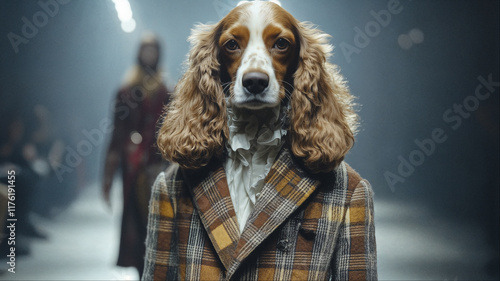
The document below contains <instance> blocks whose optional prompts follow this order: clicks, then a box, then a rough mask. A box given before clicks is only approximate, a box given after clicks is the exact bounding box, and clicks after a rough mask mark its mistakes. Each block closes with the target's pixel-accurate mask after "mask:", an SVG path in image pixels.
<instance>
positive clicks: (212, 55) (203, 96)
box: [157, 25, 228, 169]
mask: <svg viewBox="0 0 500 281" xmlns="http://www.w3.org/2000/svg"><path fill="white" fill-rule="evenodd" d="M217 32H218V28H216V27H215V26H212V25H199V26H197V27H196V28H195V29H194V30H193V32H192V34H191V36H190V38H189V40H190V42H191V45H192V46H191V51H190V53H189V58H188V69H187V71H186V73H185V74H184V76H183V77H182V78H181V80H180V81H179V83H178V84H177V86H176V89H175V92H174V95H173V100H172V101H171V102H170V104H169V106H168V108H167V111H166V112H165V117H164V119H163V124H162V126H161V128H160V131H159V134H158V141H157V142H158V147H159V149H160V151H161V152H162V154H163V156H164V157H165V158H166V159H168V160H170V161H172V162H175V163H178V164H179V165H180V166H181V167H183V168H186V169H197V168H200V167H203V166H205V165H207V164H208V162H209V161H210V159H211V158H212V157H213V156H217V157H220V156H222V154H223V148H224V143H225V139H227V136H228V132H227V125H226V122H227V121H226V119H227V118H226V102H225V100H224V93H223V90H222V86H221V81H220V76H219V75H220V74H219V68H220V65H219V62H218V59H217V56H218V50H217V48H218V47H217V42H216V34H217Z"/></svg>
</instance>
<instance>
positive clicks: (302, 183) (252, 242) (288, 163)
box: [228, 149, 320, 276]
mask: <svg viewBox="0 0 500 281" xmlns="http://www.w3.org/2000/svg"><path fill="white" fill-rule="evenodd" d="M319 184H320V182H319V180H317V179H313V178H310V177H309V176H307V174H306V173H305V172H304V171H303V170H301V169H300V168H299V167H298V166H297V165H296V164H295V163H294V161H293V159H292V157H291V155H290V152H289V151H288V150H287V149H283V150H282V152H281V154H280V155H279V157H278V159H277V160H276V161H275V163H274V164H273V166H272V167H271V170H270V171H269V174H268V175H267V177H266V179H265V184H264V187H263V189H262V192H261V195H260V197H259V199H258V200H257V203H256V206H255V209H254V210H253V212H252V213H251V214H250V217H249V218H248V222H247V224H246V226H245V229H244V230H243V233H242V234H241V238H240V239H239V241H238V244H237V246H236V249H235V253H234V256H235V258H234V260H233V261H232V264H231V267H230V268H229V270H228V276H231V275H232V274H234V273H235V272H236V270H237V268H238V267H239V265H240V264H241V262H242V261H243V260H244V259H245V258H246V257H248V256H249V255H250V254H251V253H252V252H253V251H254V250H255V249H256V248H257V247H258V246H259V245H261V243H262V242H263V241H264V240H265V239H266V238H267V237H268V236H269V235H270V234H271V233H273V232H274V231H275V230H276V229H277V228H278V227H279V226H280V225H281V224H282V223H283V222H284V221H285V220H286V219H287V218H288V217H289V216H290V215H291V214H292V213H293V212H294V211H295V210H297V208H298V207H299V206H300V205H301V204H302V203H303V202H304V201H305V200H306V199H307V198H309V196H310V195H311V194H312V193H313V192H314V191H315V190H316V188H317V186H318V185H319Z"/></svg>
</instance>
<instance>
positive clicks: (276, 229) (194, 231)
mask: <svg viewBox="0 0 500 281" xmlns="http://www.w3.org/2000/svg"><path fill="white" fill-rule="evenodd" d="M265 182H266V183H265V185H264V188H263V190H262V192H261V195H260V197H259V199H258V201H257V204H256V206H255V209H254V211H253V212H252V214H251V215H250V217H249V219H248V222H247V224H246V226H245V228H244V230H243V232H242V233H241V235H240V233H239V228H238V221H237V219H236V213H235V211H234V208H233V206H232V201H231V197H230V195H229V189H228V186H227V181H226V176H225V173H224V169H223V167H222V163H220V162H217V161H213V162H212V163H211V164H210V165H208V166H207V167H205V168H202V169H200V170H197V171H185V170H182V169H180V168H178V166H177V165H174V166H172V167H171V168H170V169H168V170H167V172H165V173H161V174H160V175H159V176H158V178H157V180H156V182H155V184H154V189H153V194H152V197H151V202H150V214H149V225H148V237H147V240H146V257H145V269H144V274H143V280H376V279H377V268H376V247H375V229H374V224H373V193H372V189H371V186H370V184H369V183H368V182H367V181H366V180H364V179H362V178H361V177H360V176H359V175H358V174H357V173H356V172H355V171H354V170H353V169H352V168H351V167H349V166H348V165H347V164H345V163H342V164H341V165H340V166H339V167H338V168H337V169H336V171H334V172H331V173H328V174H322V175H312V174H309V173H307V172H305V171H304V170H303V169H301V168H300V165H299V164H298V163H296V162H295V160H294V158H293V157H292V156H291V155H290V153H289V151H288V150H287V149H283V150H282V152H281V153H280V155H279V156H278V159H277V160H276V162H275V163H274V164H273V167H272V168H271V171H270V172H269V174H268V176H267V178H266V180H265Z"/></svg>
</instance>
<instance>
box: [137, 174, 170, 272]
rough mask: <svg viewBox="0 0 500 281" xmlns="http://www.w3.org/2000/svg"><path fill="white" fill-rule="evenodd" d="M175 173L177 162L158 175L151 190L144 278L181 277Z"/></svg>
mask: <svg viewBox="0 0 500 281" xmlns="http://www.w3.org/2000/svg"><path fill="white" fill-rule="evenodd" d="M172 171H174V172H172ZM172 173H173V174H175V173H176V172H175V165H173V166H170V168H169V169H168V170H167V172H162V173H160V174H159V175H158V177H157V178H156V181H155V183H154V184H153V188H152V191H151V199H150V202H149V215H148V228H147V237H146V255H145V257H144V271H143V274H142V280H176V279H178V278H177V277H178V276H177V269H178V258H177V255H176V253H177V249H176V247H177V242H176V236H175V234H176V233H175V231H173V230H174V229H175V214H174V213H175V211H174V206H175V204H174V202H173V201H174V199H173V197H174V196H172V193H171V192H170V191H171V190H170V189H172V185H173V182H174V180H172V177H171V174H172Z"/></svg>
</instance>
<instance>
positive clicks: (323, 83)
mask: <svg viewBox="0 0 500 281" xmlns="http://www.w3.org/2000/svg"><path fill="white" fill-rule="evenodd" d="M297 30H298V32H297V33H298V36H299V38H300V41H299V43H300V53H299V56H300V59H299V62H298V65H297V70H296V71H295V74H294V91H293V93H292V98H291V113H290V126H291V127H290V129H291V132H290V138H291V149H292V152H293V154H294V155H295V156H297V157H299V158H301V159H303V161H304V165H305V166H306V167H307V168H308V169H310V170H311V171H312V172H327V171H331V170H333V169H335V167H337V165H338V164H339V163H340V162H341V161H342V160H343V159H344V156H345V155H346V153H347V152H348V151H349V149H351V147H352V146H353V144H354V132H355V130H356V127H357V115H356V113H355V112H354V110H353V108H352V100H353V97H352V96H351V95H350V94H349V91H348V89H347V86H346V84H345V82H344V81H343V77H342V76H341V75H340V73H339V72H338V70H337V69H336V67H335V66H334V65H332V64H330V63H329V62H328V61H327V59H328V57H329V56H330V55H331V51H332V47H331V46H330V45H329V44H328V42H327V38H328V35H326V34H323V33H321V32H320V31H319V30H317V29H315V28H314V27H313V26H312V25H310V24H308V23H298V26H297Z"/></svg>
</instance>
